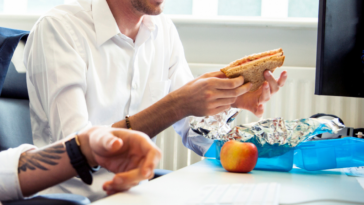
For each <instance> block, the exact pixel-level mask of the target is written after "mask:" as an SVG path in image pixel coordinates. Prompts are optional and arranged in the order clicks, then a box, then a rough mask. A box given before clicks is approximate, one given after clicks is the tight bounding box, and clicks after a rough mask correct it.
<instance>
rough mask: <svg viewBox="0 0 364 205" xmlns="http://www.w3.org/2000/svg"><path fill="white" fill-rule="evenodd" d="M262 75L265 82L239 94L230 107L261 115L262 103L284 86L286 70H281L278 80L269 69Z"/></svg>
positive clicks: (262, 111)
mask: <svg viewBox="0 0 364 205" xmlns="http://www.w3.org/2000/svg"><path fill="white" fill-rule="evenodd" d="M264 77H265V80H266V82H264V84H263V85H262V86H261V87H260V88H259V89H258V90H256V91H253V92H248V93H246V94H244V95H241V96H239V97H238V98H237V100H236V101H235V103H234V104H233V105H232V107H237V108H242V109H246V110H249V111H250V112H252V113H253V114H254V115H256V116H257V117H261V116H262V115H263V113H264V104H265V103H266V102H268V101H269V99H270V98H271V96H272V95H273V94H275V93H276V92H278V90H279V89H280V88H281V87H283V86H284V83H285V82H286V79H287V72H286V71H283V72H282V73H281V76H280V77H279V79H278V80H276V79H275V78H274V77H273V75H272V73H271V72H270V71H265V72H264Z"/></svg>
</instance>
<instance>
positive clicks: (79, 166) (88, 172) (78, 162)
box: [65, 135, 100, 185]
mask: <svg viewBox="0 0 364 205" xmlns="http://www.w3.org/2000/svg"><path fill="white" fill-rule="evenodd" d="M65 146H66V150H67V154H68V157H69V158H70V162H71V165H72V167H73V168H74V169H75V170H76V172H77V174H78V176H79V177H80V178H81V180H82V181H83V182H84V183H85V184H88V185H91V184H92V173H93V172H95V171H97V170H98V169H100V166H98V167H97V168H92V167H90V165H89V164H88V162H87V159H86V157H85V156H84V155H83V154H82V152H81V149H80V143H79V141H78V135H76V137H74V138H72V139H71V140H68V141H66V142H65Z"/></svg>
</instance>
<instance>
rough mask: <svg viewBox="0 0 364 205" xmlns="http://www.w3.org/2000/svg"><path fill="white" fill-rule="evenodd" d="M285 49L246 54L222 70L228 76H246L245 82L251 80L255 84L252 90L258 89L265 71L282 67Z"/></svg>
mask: <svg viewBox="0 0 364 205" xmlns="http://www.w3.org/2000/svg"><path fill="white" fill-rule="evenodd" d="M284 58H285V56H284V53H283V50H282V49H281V48H280V49H276V50H272V51H267V52H263V53H258V54H253V55H250V56H246V57H244V58H242V59H239V60H236V61H234V62H232V63H230V65H228V66H227V67H225V68H222V69H221V71H222V72H223V73H224V74H225V75H226V77H228V78H236V77H239V76H241V75H242V76H243V77H244V84H245V83H248V82H251V83H252V84H253V86H252V88H251V89H250V91H255V90H257V89H258V88H259V87H260V86H261V85H262V84H263V83H264V81H265V78H264V75H263V73H264V71H265V70H270V71H271V72H274V70H275V69H276V68H277V67H281V66H282V65H283V63H284Z"/></svg>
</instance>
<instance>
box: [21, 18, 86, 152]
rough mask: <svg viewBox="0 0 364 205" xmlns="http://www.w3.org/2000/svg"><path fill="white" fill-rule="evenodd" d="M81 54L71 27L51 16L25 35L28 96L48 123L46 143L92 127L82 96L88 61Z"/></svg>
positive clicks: (35, 109) (84, 93)
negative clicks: (48, 131) (27, 35)
mask: <svg viewBox="0 0 364 205" xmlns="http://www.w3.org/2000/svg"><path fill="white" fill-rule="evenodd" d="M82 54H84V52H82V48H81V46H80V41H79V40H78V39H77V37H76V35H75V33H74V31H73V29H72V28H71V27H70V26H69V25H68V23H67V22H64V21H63V20H62V19H57V18H56V17H53V16H48V17H43V18H42V19H41V20H40V21H39V22H37V24H36V25H35V27H34V28H33V30H32V31H31V34H30V36H29V38H28V41H27V44H26V48H25V55H24V63H25V65H26V68H27V86H28V90H29V98H30V100H31V101H32V102H33V103H31V106H33V109H32V110H33V111H34V112H38V113H36V116H37V117H41V118H42V117H44V118H45V119H46V120H44V119H42V121H48V123H49V129H50V135H51V136H49V135H47V136H46V137H50V138H51V139H47V140H46V141H47V142H48V143H49V144H50V143H53V142H56V141H58V140H60V139H63V138H65V137H67V136H68V135H69V134H71V133H73V132H75V131H78V130H81V129H85V128H86V127H91V126H92V124H91V122H90V121H89V120H88V119H89V116H88V110H87V104H86V99H85V95H86V90H87V84H86V72H87V64H86V60H85V56H83V55H82ZM35 120H37V119H35ZM41 126H42V125H41ZM45 126H48V125H45ZM42 134H43V135H46V134H45V133H42ZM42 137H44V136H42ZM37 145H38V144H37Z"/></svg>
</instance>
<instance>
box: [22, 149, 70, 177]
mask: <svg viewBox="0 0 364 205" xmlns="http://www.w3.org/2000/svg"><path fill="white" fill-rule="evenodd" d="M65 152H66V150H65V148H64V147H63V145H55V146H53V147H48V148H46V149H44V150H40V151H38V152H36V153H29V152H25V153H23V154H22V155H21V156H20V158H19V165H18V173H20V172H22V171H23V172H26V171H27V169H29V170H36V169H37V168H38V169H41V170H44V171H47V170H48V168H47V167H46V166H44V165H50V166H56V165H58V163H59V161H60V159H61V158H62V154H63V153H65Z"/></svg>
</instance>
